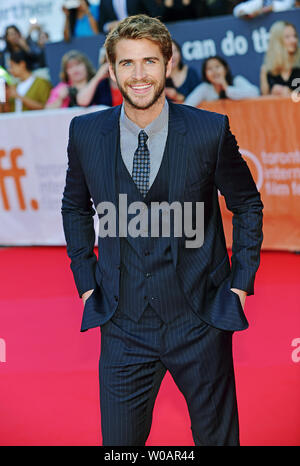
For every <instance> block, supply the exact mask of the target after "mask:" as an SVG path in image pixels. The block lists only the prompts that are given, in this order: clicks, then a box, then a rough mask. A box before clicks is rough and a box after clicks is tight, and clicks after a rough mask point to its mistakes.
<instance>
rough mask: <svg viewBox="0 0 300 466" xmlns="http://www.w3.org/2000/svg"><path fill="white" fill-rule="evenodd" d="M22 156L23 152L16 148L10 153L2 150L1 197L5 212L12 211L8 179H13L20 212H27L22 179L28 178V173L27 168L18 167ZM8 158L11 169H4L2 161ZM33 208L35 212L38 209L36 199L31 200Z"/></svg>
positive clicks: (0, 161) (0, 152) (0, 163)
mask: <svg viewBox="0 0 300 466" xmlns="http://www.w3.org/2000/svg"><path fill="white" fill-rule="evenodd" d="M21 155H23V151H22V149H20V148H19V147H15V148H14V149H12V150H11V151H10V152H9V153H7V152H6V151H5V150H3V149H0V196H1V197H2V200H3V207H4V210H11V207H10V203H9V199H8V193H7V187H6V183H5V182H6V180H8V179H12V180H13V181H14V186H15V190H16V195H17V199H18V204H19V208H20V210H26V203H25V197H24V191H23V187H22V183H21V178H22V177H24V176H26V174H27V172H26V170H25V168H21V167H19V166H18V159H19V157H20V156H21ZM6 157H8V158H9V165H10V166H9V168H4V166H3V163H2V161H3V160H4V158H6ZM31 207H32V208H33V209H34V210H37V209H38V202H37V201H36V200H35V199H31Z"/></svg>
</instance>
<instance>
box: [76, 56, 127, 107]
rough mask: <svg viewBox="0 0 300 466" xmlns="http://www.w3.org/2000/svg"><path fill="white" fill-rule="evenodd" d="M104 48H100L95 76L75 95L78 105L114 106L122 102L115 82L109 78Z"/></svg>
mask: <svg viewBox="0 0 300 466" xmlns="http://www.w3.org/2000/svg"><path fill="white" fill-rule="evenodd" d="M104 52H105V50H104V49H101V50H100V55H99V65H100V66H99V69H98V71H97V73H96V74H95V76H94V77H93V78H92V79H91V80H90V81H89V82H88V83H87V85H86V86H84V87H83V88H82V89H81V90H80V91H79V92H78V95H77V102H78V105H81V106H82V107H88V106H90V105H106V106H107V107H114V106H116V105H120V104H122V102H123V97H122V94H121V91H120V90H119V88H118V86H117V84H116V83H115V82H114V81H113V80H112V79H111V78H110V76H109V71H108V62H107V57H106V54H105V53H104Z"/></svg>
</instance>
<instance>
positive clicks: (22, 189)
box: [0, 97, 300, 251]
mask: <svg viewBox="0 0 300 466" xmlns="http://www.w3.org/2000/svg"><path fill="white" fill-rule="evenodd" d="M103 108H105V107H96V108H95V107H94V108H91V107H90V108H89V109H82V108H73V109H65V110H49V111H41V112H31V113H30V112H27V113H26V115H25V114H24V115H21V116H17V115H2V116H0V203H1V205H0V225H1V229H0V244H3V245H30V244H33V245H62V244H65V240H64V234H63V230H62V221H61V214H60V209H61V198H62V192H63V188H64V183H65V174H66V167H67V155H66V147H67V139H68V126H69V123H70V120H71V118H72V117H73V116H75V115H78V114H81V113H84V112H90V111H96V110H101V109H103ZM203 108H206V109H207V110H210V111H217V112H219V113H224V114H228V116H229V119H230V124H231V128H232V131H233V133H234V134H235V135H236V138H237V141H238V144H239V146H240V150H241V152H242V155H243V157H244V158H245V160H246V161H247V163H248V165H249V167H250V169H251V172H252V174H253V177H254V179H255V181H256V183H257V186H258V189H259V190H260V192H261V194H262V200H263V203H264V242H263V248H265V249H282V250H291V251H300V141H299V134H298V128H299V127H300V112H299V110H300V102H296V101H295V102H294V101H293V100H292V99H291V98H269V97H266V98H263V97H261V98H258V99H249V100H244V101H240V102H232V101H226V100H225V101H218V102H212V103H206V104H205V105H203ZM21 120H22V124H20V121H21ZM100 156H101V154H99V157H100ZM104 200H105V199H104ZM220 205H221V208H222V214H223V219H224V227H225V231H226V237H227V244H228V246H230V245H231V233H232V214H231V213H230V212H229V211H228V210H227V209H226V206H225V202H224V199H223V197H222V196H220ZM96 222H97V216H95V227H96ZM204 239H205V238H204Z"/></svg>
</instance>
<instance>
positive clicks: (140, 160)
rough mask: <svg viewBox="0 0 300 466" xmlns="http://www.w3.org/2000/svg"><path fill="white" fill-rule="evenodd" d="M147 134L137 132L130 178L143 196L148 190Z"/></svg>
mask: <svg viewBox="0 0 300 466" xmlns="http://www.w3.org/2000/svg"><path fill="white" fill-rule="evenodd" d="M147 139H148V135H147V134H146V133H145V131H143V130H141V131H140V132H139V138H138V141H139V144H138V148H137V150H136V151H135V153H134V157H133V169H132V178H133V181H134V182H135V184H136V185H137V187H138V189H139V190H140V192H141V194H142V195H143V196H144V197H145V196H146V194H147V192H148V190H149V179H150V152H149V149H148V146H147Z"/></svg>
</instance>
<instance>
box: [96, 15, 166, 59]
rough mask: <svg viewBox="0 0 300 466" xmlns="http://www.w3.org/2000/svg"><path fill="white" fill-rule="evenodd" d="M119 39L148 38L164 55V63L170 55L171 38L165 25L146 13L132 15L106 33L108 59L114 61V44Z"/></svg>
mask: <svg viewBox="0 0 300 466" xmlns="http://www.w3.org/2000/svg"><path fill="white" fill-rule="evenodd" d="M121 39H133V40H138V39H148V40H151V41H152V42H154V43H156V44H157V45H158V46H159V48H160V51H161V53H162V55H163V57H164V61H165V64H167V63H168V61H169V60H170V59H171V57H172V38H171V34H170V32H169V31H168V29H167V28H166V26H165V25H164V24H163V23H162V22H161V21H160V20H159V19H157V18H151V17H150V16H147V15H134V16H128V17H127V18H125V19H123V20H122V21H120V23H119V24H118V25H117V26H116V27H115V28H114V29H113V30H112V31H110V33H109V34H108V36H107V38H106V41H105V44H104V45H105V48H106V53H107V58H108V61H109V62H110V63H111V64H112V65H113V66H114V65H115V62H116V45H117V43H118V42H119V41H120V40H121Z"/></svg>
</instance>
